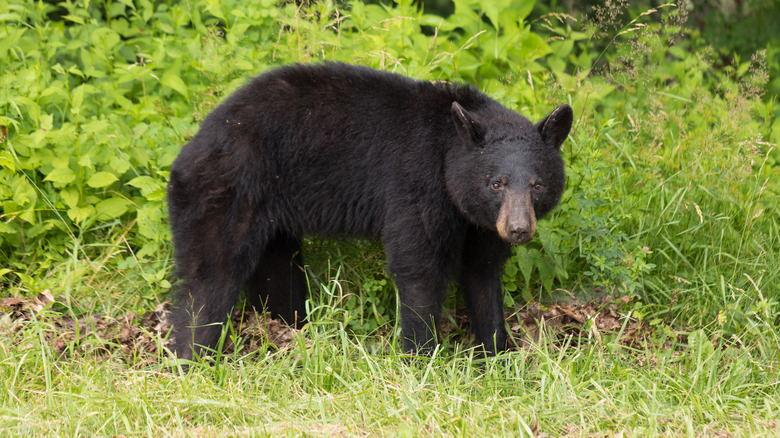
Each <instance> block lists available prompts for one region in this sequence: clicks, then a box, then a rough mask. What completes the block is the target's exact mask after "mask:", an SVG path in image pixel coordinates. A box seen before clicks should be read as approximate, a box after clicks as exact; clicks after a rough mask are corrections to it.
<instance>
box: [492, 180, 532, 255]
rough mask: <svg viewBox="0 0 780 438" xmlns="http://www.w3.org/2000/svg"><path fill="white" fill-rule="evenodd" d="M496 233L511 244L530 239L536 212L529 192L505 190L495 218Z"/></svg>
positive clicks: (523, 242) (521, 242)
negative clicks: (496, 218)
mask: <svg viewBox="0 0 780 438" xmlns="http://www.w3.org/2000/svg"><path fill="white" fill-rule="evenodd" d="M496 230H497V231H498V235H499V236H501V238H502V239H504V240H505V241H507V242H509V243H511V244H513V245H522V244H525V243H528V242H530V241H531V238H532V237H534V232H535V231H536V213H535V212H534V204H533V201H532V200H531V194H530V193H527V192H524V191H520V190H507V192H506V194H505V196H504V200H503V202H502V203H501V209H500V210H499V212H498V220H496Z"/></svg>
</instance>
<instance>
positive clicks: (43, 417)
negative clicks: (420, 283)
mask: <svg viewBox="0 0 780 438" xmlns="http://www.w3.org/2000/svg"><path fill="white" fill-rule="evenodd" d="M131 3H132V4H131ZM532 3H533V2H521V1H519V0H501V1H497V2H493V3H491V5H492V6H485V4H484V2H481V1H478V0H462V1H458V2H457V4H456V6H455V13H454V14H453V15H451V16H449V17H447V18H446V19H445V18H442V17H437V16H435V15H430V14H427V13H425V12H424V11H423V12H421V11H420V10H419V9H418V8H417V6H416V5H414V4H412V3H411V2H407V1H399V2H396V3H394V4H392V5H390V6H387V7H381V6H378V5H365V4H363V3H362V2H359V1H353V2H351V3H350V4H349V5H344V4H341V3H339V4H336V3H331V2H326V1H322V2H312V4H311V5H310V6H308V7H298V6H296V4H295V3H292V2H274V1H270V0H256V1H247V2H238V1H232V0H225V1H220V2H216V1H206V0H190V1H188V2H185V3H179V2H172V1H158V2H143V1H141V2H124V1H99V2H95V1H92V2H72V1H65V2H62V3H60V4H58V5H56V6H55V5H53V4H51V3H46V2H38V1H32V0H0V66H2V68H0V128H1V129H0V145H1V146H2V150H0V205H2V211H1V212H0V288H2V289H1V290H2V291H1V292H0V298H2V299H9V298H14V299H17V298H18V299H22V300H26V301H24V302H32V300H33V298H34V297H35V296H36V295H38V294H39V293H41V292H43V291H45V290H49V291H51V293H52V295H53V296H54V297H55V301H56V302H55V303H54V304H52V305H51V306H50V307H48V308H47V309H46V310H44V311H43V312H41V313H35V312H29V311H22V310H19V308H9V309H4V310H3V312H2V313H0V385H2V390H1V391H0V430H2V433H3V435H4V436H27V435H50V436H51V435H54V436H122V435H123V436H232V435H236V436H271V435H273V436H276V435H280V434H281V435H289V436H301V435H302V436H385V435H386V436H439V435H445V436H617V435H621V434H622V435H623V436H682V435H685V436H776V435H778V434H780V406H778V404H780V394H778V388H780V369H778V367H779V366H780V339H779V338H778V334H779V333H778V322H780V321H779V320H778V316H777V315H778V314H779V312H780V287H778V285H780V219H779V218H780V212H778V206H780V202H779V201H778V199H780V197H778V193H779V192H778V183H780V152H778V149H780V148H778V139H779V138H780V118H778V114H780V106H778V105H776V103H777V96H773V95H766V94H764V92H765V91H766V90H767V89H768V88H767V86H766V85H767V83H770V82H771V81H770V78H769V77H768V76H767V72H768V71H772V69H771V68H770V67H767V65H766V63H767V57H768V58H769V59H771V57H772V56H773V55H772V53H769V54H768V55H767V54H764V55H762V54H761V53H759V54H757V55H756V56H755V57H753V58H752V59H751V60H746V59H743V60H740V58H739V57H734V58H733V59H728V60H727V59H725V58H724V57H723V56H722V54H718V55H716V54H715V53H714V52H713V51H712V50H711V49H710V48H708V47H707V45H706V41H703V40H702V39H701V38H699V37H698V34H697V33H696V31H691V30H688V29H687V28H685V27H681V23H683V22H684V15H685V9H684V8H678V7H677V5H667V6H665V7H663V8H662V9H660V10H658V11H654V12H652V11H634V12H633V15H632V16H631V17H628V16H622V17H623V18H624V23H625V24H623V25H622V27H620V26H621V25H619V24H618V25H617V26H616V27H612V26H606V25H604V24H603V23H602V27H599V23H595V22H588V21H585V20H582V19H581V17H579V18H578V20H577V21H575V20H574V19H573V18H572V17H565V16H561V15H545V16H540V15H538V14H537V13H532V10H531V8H530V5H531V4H532ZM493 6H496V7H497V9H495V8H493ZM483 8H484V9H483ZM615 17H617V18H618V19H619V18H620V17H621V15H620V14H618V15H615ZM320 60H344V61H351V62H356V63H360V64H364V65H369V66H372V67H376V68H383V69H387V70H391V71H397V72H401V73H404V74H407V75H409V76H413V77H417V78H421V79H426V80H448V81H454V80H459V81H466V82H470V83H475V84H477V85H478V86H479V87H480V88H481V89H482V90H483V91H485V92H486V93H488V94H489V95H491V96H492V97H494V98H496V99H498V100H499V101H500V102H501V103H503V104H505V105H507V106H508V107H510V108H513V109H515V110H517V111H519V112H521V113H522V114H524V115H526V116H528V117H529V118H530V119H538V118H539V117H540V116H543V115H544V114H546V113H547V112H549V110H550V109H551V108H553V107H555V106H556V105H557V104H558V103H561V102H569V103H570V104H571V105H572V106H573V107H574V109H575V115H576V117H575V125H574V130H573V131H572V135H571V136H570V138H569V140H568V141H567V142H566V143H565V145H564V146H563V150H564V156H565V160H566V164H567V170H566V171H567V189H566V193H565V194H564V196H563V199H562V201H561V205H560V206H559V208H558V209H557V210H556V211H555V212H554V213H553V214H552V215H551V216H550V217H549V218H548V219H546V220H544V221H541V222H540V223H539V229H538V234H537V237H536V238H535V239H534V241H533V242H531V243H530V244H528V245H525V246H523V247H520V248H517V249H516V250H515V253H514V255H513V257H512V259H511V260H510V262H509V263H508V265H507V267H506V271H505V275H504V280H505V288H506V290H505V296H504V298H505V304H506V308H507V309H508V310H509V309H514V310H515V311H517V312H521V311H524V310H525V309H529V308H532V307H533V308H538V309H541V310H540V313H539V314H541V315H549V314H551V313H552V312H553V310H555V309H560V307H555V306H556V305H558V304H560V303H563V302H571V300H572V299H574V298H578V299H580V300H582V301H586V300H588V299H591V298H592V297H596V298H598V297H599V296H601V295H604V294H607V295H611V296H614V297H622V298H625V301H626V303H627V304H625V305H624V306H622V307H619V308H614V309H613V310H614V311H615V312H616V313H615V315H614V319H615V320H616V321H618V322H619V323H620V325H621V327H620V329H618V330H617V331H601V332H600V331H599V330H600V329H599V328H598V326H597V324H596V321H595V319H591V320H589V321H586V322H584V323H582V324H579V325H578V326H577V327H574V328H573V329H571V330H567V329H563V328H561V327H560V325H555V323H554V322H553V321H550V320H546V321H545V322H544V324H546V327H547V330H540V333H541V337H540V339H539V341H538V342H534V343H531V344H529V345H527V346H526V347H524V348H519V349H517V350H516V351H512V352H509V353H505V354H502V355H500V356H499V357H497V358H495V359H490V360H487V361H484V360H477V359H475V358H474V356H475V355H474V352H473V351H472V350H471V349H470V345H471V344H470V339H469V335H468V331H467V330H465V329H464V327H460V326H458V325H459V321H458V320H457V317H456V316H453V315H454V314H456V313H457V312H458V311H461V310H462V309H461V308H460V306H461V305H460V304H459V301H458V299H457V298H454V296H453V298H452V299H451V300H450V301H449V302H448V303H447V309H448V312H449V313H448V314H447V316H446V318H445V319H446V320H447V321H448V323H449V325H450V326H454V327H450V329H449V330H450V331H447V332H446V333H444V334H445V336H444V342H443V344H442V347H441V349H440V350H438V351H437V352H436V354H435V355H434V357H432V358H411V357H408V356H406V355H403V354H402V353H401V352H400V348H398V344H399V342H398V336H399V332H398V330H399V329H398V324H397V320H396V302H395V289H394V286H393V284H392V281H390V279H389V277H388V275H387V273H386V272H385V271H384V269H383V266H384V263H385V261H384V259H383V255H382V252H381V249H380V247H379V245H378V244H377V243H376V242H365V241H348V242H343V241H337V242H333V241H325V240H320V239H317V238H312V239H311V240H307V241H305V244H304V252H305V256H306V260H307V263H308V265H307V274H308V278H309V280H310V285H311V289H312V291H313V293H312V299H311V301H310V303H309V305H310V307H311V309H312V315H313V317H312V319H311V322H310V324H309V325H307V326H306V327H305V329H304V330H302V331H300V332H299V333H297V334H296V335H295V337H294V338H293V340H292V341H291V342H290V343H282V344H281V345H282V347H281V348H279V347H277V346H275V345H274V343H273V342H272V340H270V339H268V338H267V335H264V334H262V333H261V334H260V335H257V336H259V338H257V339H254V340H253V342H256V343H257V345H259V348H244V349H239V351H238V352H230V353H226V354H222V353H218V354H214V355H213V357H211V358H210V360H209V361H204V362H198V363H194V364H192V366H191V367H190V369H189V371H188V372H187V373H186V374H183V373H181V372H179V370H178V369H176V368H175V366H173V365H174V364H173V363H172V362H171V361H170V359H169V358H168V357H167V356H166V355H165V354H164V353H161V351H163V349H162V348H161V345H162V343H163V342H164V339H160V338H159V337H156V336H157V335H156V332H154V330H153V328H150V327H148V326H142V324H141V322H140V318H138V319H136V320H135V322H134V324H133V325H132V327H133V328H134V330H135V331H134V332H133V333H135V334H134V335H133V336H136V337H137V339H141V338H143V342H144V344H143V345H139V346H137V348H130V347H128V343H127V342H129V341H128V340H127V339H128V337H127V336H125V337H124V338H123V336H124V335H123V334H122V333H121V328H122V327H123V326H122V325H121V321H123V318H126V317H128V316H129V315H130V312H135V313H138V314H144V313H149V312H151V311H152V310H153V309H155V308H156V307H157V306H158V305H160V304H161V303H162V302H164V301H165V300H166V299H167V293H168V291H169V289H170V288H171V278H170V273H171V270H172V260H171V247H170V242H169V240H170V233H169V231H168V225H167V215H166V205H165V199H164V195H165V185H166V183H167V180H168V168H169V166H170V163H171V161H172V160H173V158H174V157H175V156H176V153H177V152H178V150H179V148H180V146H181V145H182V144H183V143H184V142H186V141H187V139H189V138H190V137H191V136H192V135H193V134H194V132H196V130H197V127H198V124H199V122H200V120H202V118H203V117H204V115H205V114H206V113H208V111H209V110H210V109H213V108H214V106H215V105H217V104H218V102H219V101H221V100H222V99H223V98H225V97H226V96H227V95H228V94H229V93H230V92H231V91H232V90H234V89H235V88H237V87H238V86H240V85H241V84H243V83H244V82H245V81H246V78H247V77H249V76H251V75H254V74H257V73H259V72H262V71H265V70H267V69H269V68H271V67H272V66H275V65H279V64H284V63H288V62H316V61H320ZM4 302H6V301H4ZM11 307H13V306H11ZM545 312H548V313H545ZM21 314H23V315H21ZM20 315H21V316H23V317H20ZM97 315H100V316H102V317H103V319H99V318H98V319H95V318H94V317H95V316H97ZM73 321H76V322H77V323H78V325H79V327H86V328H89V331H87V332H85V333H80V332H78V330H77V327H76V325H75V324H76V322H73ZM111 321H114V322H116V324H114V325H111ZM540 323H542V322H540ZM69 324H70V325H69ZM125 327H127V326H125ZM580 329H581V330H580ZM635 329H637V330H639V331H638V332H636V331H634V330H635ZM144 330H146V331H148V333H146V334H144V333H145V332H144ZM522 330H523V328H522V327H521V328H520V332H521V333H522ZM255 335H256V333H255V332H251V333H250V332H249V331H247V330H243V331H242V330H235V329H233V328H232V327H231V328H230V329H228V330H227V331H226V333H225V339H226V342H227V343H228V344H230V343H231V342H232V344H234V345H241V343H240V342H239V341H240V339H239V338H242V337H243V338H247V337H249V336H255ZM264 336H266V337H264ZM130 338H132V336H130Z"/></svg>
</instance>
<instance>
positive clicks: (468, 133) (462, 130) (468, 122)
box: [452, 102, 485, 146]
mask: <svg viewBox="0 0 780 438" xmlns="http://www.w3.org/2000/svg"><path fill="white" fill-rule="evenodd" d="M452 119H453V120H454V121H455V127H456V128H457V129H458V134H460V137H461V138H462V139H463V141H464V142H466V144H468V145H470V146H471V145H474V146H482V140H483V138H484V136H485V132H484V128H483V127H482V125H480V124H479V122H477V121H476V120H474V118H473V117H471V114H469V112H468V111H466V110H465V109H464V108H463V107H462V106H460V104H459V103H458V102H452Z"/></svg>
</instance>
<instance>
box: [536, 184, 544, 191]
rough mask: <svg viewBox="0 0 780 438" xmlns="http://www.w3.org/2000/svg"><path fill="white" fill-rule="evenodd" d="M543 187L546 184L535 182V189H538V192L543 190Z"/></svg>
mask: <svg viewBox="0 0 780 438" xmlns="http://www.w3.org/2000/svg"><path fill="white" fill-rule="evenodd" d="M543 188H544V186H542V185H541V184H539V183H535V184H534V190H535V191H537V192H541V191H542V189H543Z"/></svg>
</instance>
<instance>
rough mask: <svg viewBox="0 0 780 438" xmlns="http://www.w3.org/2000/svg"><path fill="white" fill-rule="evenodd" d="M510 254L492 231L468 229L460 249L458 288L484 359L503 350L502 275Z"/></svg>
mask: <svg viewBox="0 0 780 438" xmlns="http://www.w3.org/2000/svg"><path fill="white" fill-rule="evenodd" d="M510 254H511V247H510V245H509V244H508V243H506V242H504V241H503V240H501V238H500V237H499V236H498V235H497V234H496V233H495V232H493V231H487V230H478V229H477V228H473V227H472V228H470V229H469V231H468V233H467V235H466V242H465V245H464V248H463V261H462V264H461V270H460V286H461V290H462V292H463V296H464V298H465V299H466V305H467V306H468V309H469V315H470V317H471V331H472V333H474V336H475V338H476V341H477V344H479V345H482V346H483V348H484V350H485V351H484V352H485V355H487V356H494V355H495V354H496V353H498V352H500V351H503V350H504V349H505V348H506V329H505V328H504V326H505V320H504V303H503V299H502V294H501V274H502V273H503V271H504V263H505V262H506V260H507V258H509V255H510Z"/></svg>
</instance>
